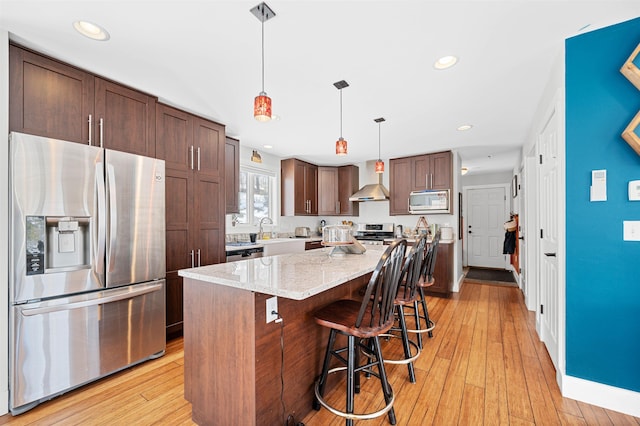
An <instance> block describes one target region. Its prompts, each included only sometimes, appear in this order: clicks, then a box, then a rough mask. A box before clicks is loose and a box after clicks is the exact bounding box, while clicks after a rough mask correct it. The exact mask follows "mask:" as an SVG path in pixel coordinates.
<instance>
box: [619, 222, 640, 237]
mask: <svg viewBox="0 0 640 426" xmlns="http://www.w3.org/2000/svg"><path fill="white" fill-rule="evenodd" d="M622 227H623V231H622V233H623V237H622V239H623V240H624V241H640V221H638V220H625V221H623V222H622Z"/></svg>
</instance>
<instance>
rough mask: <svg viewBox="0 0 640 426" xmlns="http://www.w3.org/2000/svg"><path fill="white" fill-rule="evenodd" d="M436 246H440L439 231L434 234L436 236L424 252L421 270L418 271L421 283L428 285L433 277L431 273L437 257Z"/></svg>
mask: <svg viewBox="0 0 640 426" xmlns="http://www.w3.org/2000/svg"><path fill="white" fill-rule="evenodd" d="M438 244H440V231H438V232H436V235H435V236H434V237H433V240H432V241H431V245H429V247H428V249H427V250H426V253H425V257H424V262H423V263H422V270H421V271H420V277H421V279H422V281H423V282H425V283H428V282H430V281H431V278H432V277H433V271H434V270H435V267H436V257H437V255H438Z"/></svg>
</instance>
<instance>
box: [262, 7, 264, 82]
mask: <svg viewBox="0 0 640 426" xmlns="http://www.w3.org/2000/svg"><path fill="white" fill-rule="evenodd" d="M262 13H263V14H264V9H263V10H262ZM262 92H263V93H264V19H263V20H262Z"/></svg>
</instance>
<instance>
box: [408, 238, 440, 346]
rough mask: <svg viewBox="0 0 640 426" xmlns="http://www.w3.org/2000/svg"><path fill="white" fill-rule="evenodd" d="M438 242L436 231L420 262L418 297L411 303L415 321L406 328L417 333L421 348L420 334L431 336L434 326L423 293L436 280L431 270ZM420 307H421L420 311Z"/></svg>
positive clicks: (434, 264) (433, 268) (432, 269)
mask: <svg viewBox="0 0 640 426" xmlns="http://www.w3.org/2000/svg"><path fill="white" fill-rule="evenodd" d="M438 244H440V231H438V232H436V235H435V236H434V237H433V241H432V242H431V245H430V246H429V248H428V249H427V250H426V254H425V258H424V262H423V263H422V271H421V272H420V278H419V280H418V283H417V287H418V298H417V300H416V301H415V302H414V304H413V312H414V317H415V321H416V328H415V329H408V330H407V331H408V332H410V333H416V334H417V335H418V347H419V348H420V349H422V335H423V334H424V333H428V335H429V338H432V337H433V329H434V328H435V327H436V323H435V322H433V321H432V320H431V318H429V310H428V309H427V298H426V297H425V295H424V291H425V289H426V288H428V287H431V286H432V285H434V284H435V282H436V280H435V278H434V277H433V271H434V270H435V267H436V257H437V255H438ZM420 307H422V313H420ZM421 320H424V322H425V327H424V328H423V327H422V325H421V322H422V321H421Z"/></svg>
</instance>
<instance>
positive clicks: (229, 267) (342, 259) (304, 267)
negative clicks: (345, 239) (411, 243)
mask: <svg viewBox="0 0 640 426" xmlns="http://www.w3.org/2000/svg"><path fill="white" fill-rule="evenodd" d="M385 249H386V247H385V246H367V251H366V252H365V253H364V254H336V255H330V253H331V251H332V248H331V247H325V248H323V249H321V250H309V251H305V252H302V253H293V254H283V255H276V256H267V257H261V258H254V259H247V260H241V261H238V262H232V263H221V264H217V265H208V266H201V267H199V268H191V269H182V270H180V271H179V272H178V275H180V276H181V277H184V278H190V279H194V280H198V281H203V282H208V283H212V284H218V285H223V286H228V287H234V288H240V289H244V290H248V291H254V292H257V293H264V294H268V295H272V296H279V297H284V298H287V299H294V300H303V299H306V298H308V297H311V296H314V295H316V294H319V293H321V292H323V291H326V290H329V289H331V288H333V287H336V286H338V285H340V284H343V283H345V282H347V281H350V280H352V279H354V278H358V277H360V276H362V275H365V274H367V273H369V272H372V271H373V270H374V269H375V267H376V265H377V264H378V261H379V260H380V256H382V253H383V252H384V250H385Z"/></svg>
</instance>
